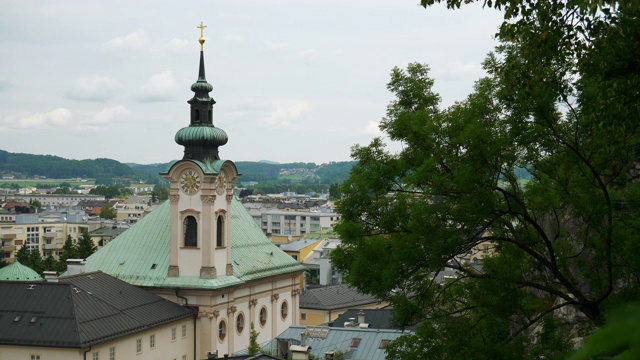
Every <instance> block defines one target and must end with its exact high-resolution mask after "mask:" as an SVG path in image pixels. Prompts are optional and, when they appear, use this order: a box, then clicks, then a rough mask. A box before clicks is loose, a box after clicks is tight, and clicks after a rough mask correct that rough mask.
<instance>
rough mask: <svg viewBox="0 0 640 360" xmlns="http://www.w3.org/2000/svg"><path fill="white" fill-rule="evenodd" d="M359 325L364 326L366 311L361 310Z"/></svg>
mask: <svg viewBox="0 0 640 360" xmlns="http://www.w3.org/2000/svg"><path fill="white" fill-rule="evenodd" d="M358 323H359V324H364V311H362V310H360V312H359V313H358Z"/></svg>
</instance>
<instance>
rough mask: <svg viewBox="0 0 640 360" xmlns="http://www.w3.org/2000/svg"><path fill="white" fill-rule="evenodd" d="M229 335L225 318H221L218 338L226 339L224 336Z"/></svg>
mask: <svg viewBox="0 0 640 360" xmlns="http://www.w3.org/2000/svg"><path fill="white" fill-rule="evenodd" d="M226 336H227V323H226V322H225V321H224V320H220V323H219V324H218V339H220V341H224V338H225V337H226Z"/></svg>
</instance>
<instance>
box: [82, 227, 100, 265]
mask: <svg viewBox="0 0 640 360" xmlns="http://www.w3.org/2000/svg"><path fill="white" fill-rule="evenodd" d="M96 250H98V249H97V248H96V245H95V244H94V243H93V239H91V235H89V233H88V232H85V233H83V234H82V239H80V240H79V241H78V244H77V251H78V252H77V256H78V258H79V259H86V258H88V257H89V256H91V254H93V253H94V252H96Z"/></svg>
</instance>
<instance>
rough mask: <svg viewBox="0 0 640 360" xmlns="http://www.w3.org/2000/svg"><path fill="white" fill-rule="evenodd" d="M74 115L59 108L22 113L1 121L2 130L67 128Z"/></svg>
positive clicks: (65, 109) (0, 127)
mask: <svg viewBox="0 0 640 360" xmlns="http://www.w3.org/2000/svg"><path fill="white" fill-rule="evenodd" d="M72 116H73V114H72V113H71V111H70V110H69V109H67V108H57V109H53V110H51V111H48V112H40V113H32V112H22V113H18V114H15V115H12V116H9V117H7V118H6V119H0V130H5V131H6V130H32V129H44V128H48V127H51V126H65V125H67V124H68V123H69V120H70V119H71V117H72Z"/></svg>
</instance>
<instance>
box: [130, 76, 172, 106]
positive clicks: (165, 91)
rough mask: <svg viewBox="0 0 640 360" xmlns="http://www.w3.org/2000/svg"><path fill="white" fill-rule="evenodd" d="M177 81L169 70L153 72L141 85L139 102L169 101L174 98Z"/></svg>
mask: <svg viewBox="0 0 640 360" xmlns="http://www.w3.org/2000/svg"><path fill="white" fill-rule="evenodd" d="M176 91H177V82H176V80H175V77H174V76H173V73H172V72H171V71H163V72H161V73H158V74H155V75H153V76H152V77H151V79H149V81H147V83H146V84H144V85H143V86H142V94H141V95H140V96H139V97H138V100H139V101H141V102H161V101H171V100H173V99H175V98H176Z"/></svg>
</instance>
